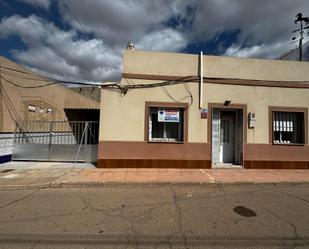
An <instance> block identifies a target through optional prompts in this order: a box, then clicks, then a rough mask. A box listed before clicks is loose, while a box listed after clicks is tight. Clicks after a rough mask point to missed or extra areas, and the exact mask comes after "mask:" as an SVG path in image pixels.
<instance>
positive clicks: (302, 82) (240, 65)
mask: <svg viewBox="0 0 309 249" xmlns="http://www.w3.org/2000/svg"><path fill="white" fill-rule="evenodd" d="M199 65H200V57H199V56H198V55H186V54H178V53H160V52H146V51H125V53H124V69H123V76H124V77H125V78H123V79H122V80H121V83H120V84H121V85H127V84H149V83H156V82H162V81H164V79H173V78H175V79H176V78H182V77H188V76H192V77H196V78H198V76H199V71H200V68H199ZM203 72H204V77H205V80H204V84H203V91H202V96H203V97H202V98H203V101H202V108H208V112H211V111H212V110H211V106H212V105H213V104H218V105H223V103H224V102H225V100H229V101H231V104H236V105H242V106H245V107H246V110H245V111H246V113H245V115H244V117H247V115H248V113H249V112H252V113H255V114H256V125H255V127H254V128H253V129H249V128H248V126H247V123H246V120H245V123H246V127H243V129H244V133H245V134H246V141H244V161H245V160H246V158H247V159H248V161H254V160H255V161H259V160H258V158H254V150H255V149H256V148H257V149H261V148H262V146H264V147H263V149H266V150H268V151H270V150H276V151H278V150H280V151H282V153H292V152H293V153H294V151H297V147H295V146H278V145H271V144H270V141H269V140H270V134H269V133H270V131H269V122H270V121H269V108H270V107H291V108H304V109H308V108H309V63H307V62H293V61H274V60H260V59H242V58H228V57H216V56H204V57H203ZM213 79H215V80H216V81H214V80H213ZM187 86H188V87H189V90H190V92H191V94H192V96H193V102H192V105H191V106H190V107H189V108H188V127H187V128H188V138H187V141H185V142H184V143H183V146H189V145H190V144H195V145H196V144H199V145H208V146H209V149H207V148H206V150H208V151H205V157H204V159H205V160H210V161H211V151H209V150H210V148H211V141H209V140H210V139H209V137H210V136H209V134H208V133H209V132H210V127H208V126H209V124H210V122H209V120H208V119H209V118H208V119H202V118H201V109H200V108H199V93H200V92H199V83H198V81H194V82H193V81H192V82H188V83H187ZM175 100H176V101H177V102H182V103H189V104H190V100H191V98H190V96H189V92H188V90H187V89H186V88H185V87H184V84H177V85H171V86H165V87H164V89H162V87H156V88H146V89H133V90H129V91H128V92H127V94H125V95H123V94H121V93H120V92H119V91H116V90H109V89H106V90H102V94H101V117H100V141H101V153H100V150H99V159H102V160H108V159H112V160H117V159H120V158H121V159H122V160H124V159H125V158H123V156H121V155H119V156H118V157H117V153H116V152H115V151H114V150H112V149H110V148H111V147H110V146H112V145H111V144H113V143H114V144H115V143H117V144H118V145H119V146H120V147H121V143H122V142H123V144H126V145H127V146H130V143H132V146H136V144H137V143H141V144H143V146H145V147H146V148H147V147H148V148H149V149H150V150H151V147H154V145H151V144H149V143H148V142H147V139H146V138H145V129H147V127H145V118H146V117H145V102H171V103H175ZM305 118H306V122H305V123H306V125H308V123H309V120H308V116H307V115H306V116H305ZM306 130H308V127H306ZM305 136H306V139H305V140H306V141H308V140H309V137H308V132H306V134H305ZM253 145H254V146H257V147H256V148H255V147H252V146H253ZM155 146H156V149H157V148H159V147H158V146H159V145H155ZM160 146H161V147H160V148H162V151H161V150H160V149H158V150H159V151H160V153H164V148H165V147H167V146H169V147H171V145H166V144H160ZM176 146H177V148H178V149H177V148H176V149H175V153H176V154H177V151H178V152H179V151H181V150H182V149H181V147H180V146H181V145H176ZM250 146H251V147H250ZM258 146H260V147H258ZM265 146H271V149H270V150H269V149H267V148H266V147H265ZM123 149H125V147H123ZM144 150H147V149H144ZM298 150H299V151H303V152H300V153H307V152H308V154H309V150H308V145H307V144H305V145H303V146H302V147H301V148H300V147H299V149H298ZM246 151H247V152H246ZM109 152H110V153H109ZM182 152H183V151H182ZM120 153H121V152H120V151H119V154H120ZM143 153H144V152H143ZM167 153H169V152H167ZM173 153H174V151H173ZM190 153H191V152H190ZM201 153H203V149H201ZM144 154H145V153H144ZM173 156H174V157H175V158H177V156H176V155H173ZM173 156H172V157H173ZM127 157H128V158H130V159H131V160H133V159H134V160H135V162H134V163H135V164H136V163H137V162H138V160H140V159H144V160H152V161H153V160H160V158H159V156H158V155H157V156H156V155H153V156H149V158H144V157H143V156H142V155H140V157H139V154H138V152H134V153H133V154H128V155H127ZM197 157H198V158H203V156H202V155H201V156H200V157H199V156H197ZM270 157H271V155H267V156H266V155H265V158H264V159H263V158H262V159H261V160H262V161H263V160H264V161H276V160H275V159H274V158H272V160H270V159H269V158H270ZM179 158H183V159H186V160H189V161H190V160H193V161H194V158H193V157H190V156H187V157H183V156H180V157H179ZM267 158H268V159H267ZM249 159H250V160H249ZM253 159H254V160H253ZM285 159H287V161H291V162H293V161H306V163H305V164H304V165H305V167H307V166H308V161H309V156H308V157H306V156H304V154H301V155H299V158H298V160H297V157H293V158H292V157H291V158H290V159H289V158H286V157H285ZM278 160H280V159H279V158H278ZM118 164H119V162H118ZM106 165H107V164H106ZM269 167H271V166H269ZM280 167H281V166H280ZM282 167H284V166H282Z"/></svg>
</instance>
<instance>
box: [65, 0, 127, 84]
mask: <svg viewBox="0 0 309 249" xmlns="http://www.w3.org/2000/svg"><path fill="white" fill-rule="evenodd" d="M60 1H61V2H62V4H63V6H64V7H65V8H66V10H67V11H68V12H69V13H70V15H71V16H72V17H73V19H74V20H75V21H76V22H77V24H78V25H79V26H80V28H81V29H82V30H83V31H84V32H85V33H86V34H87V33H91V32H89V31H88V30H87V29H86V28H85V26H84V25H83V24H82V22H81V21H80V20H79V19H78V18H77V16H76V15H74V14H73V11H72V10H71V9H70V7H69V6H68V5H67V4H66V3H65V2H64V1H63V0H60ZM102 54H103V56H104V57H105V58H106V60H107V61H108V63H109V64H110V65H111V66H112V67H113V68H114V69H115V70H116V71H117V70H118V67H117V66H116V65H115V64H114V63H113V62H112V60H111V59H110V58H109V57H108V56H107V55H106V53H105V52H104V51H102ZM125 81H126V82H127V83H128V84H129V85H131V83H130V82H129V81H130V79H125Z"/></svg>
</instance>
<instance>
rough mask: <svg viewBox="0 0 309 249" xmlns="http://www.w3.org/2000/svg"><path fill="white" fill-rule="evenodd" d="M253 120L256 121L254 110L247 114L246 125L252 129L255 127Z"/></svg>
mask: <svg viewBox="0 0 309 249" xmlns="http://www.w3.org/2000/svg"><path fill="white" fill-rule="evenodd" d="M255 122H256V116H255V113H254V112H249V115H248V125H249V128H251V129H253V128H254V127H255Z"/></svg>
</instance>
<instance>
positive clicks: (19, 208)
mask: <svg viewBox="0 0 309 249" xmlns="http://www.w3.org/2000/svg"><path fill="white" fill-rule="evenodd" d="M308 213H309V186H308V185H296V186H291V185H286V186H271V185H263V186H257V185H234V186H233V185H222V186H220V185H213V186H211V185H208V186H198V185H194V186H193V185H191V186H181V185H165V186H158V185H156V186H151V185H145V186H143V185H126V186H119V187H111V186H110V187H102V188H58V189H53V188H49V189H32V190H30V189H28V190H1V191H0V224H1V226H0V243H1V244H0V248H3V249H4V248H9V249H14V248H29V249H30V248H33V249H37V248H177V249H178V248H278V249H279V248H280V249H281V248H309V215H308Z"/></svg>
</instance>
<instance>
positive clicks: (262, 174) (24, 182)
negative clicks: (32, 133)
mask: <svg viewBox="0 0 309 249" xmlns="http://www.w3.org/2000/svg"><path fill="white" fill-rule="evenodd" d="M3 170H4V169H1V168H0V189H16V188H47V187H102V186H111V185H119V184H153V185H155V184H201V185H207V184H210V185H215V184H309V170H252V169H211V170H209V169H96V168H68V167H65V168H43V169H40V168H36V169H33V168H32V169H14V170H13V171H9V172H3Z"/></svg>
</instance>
